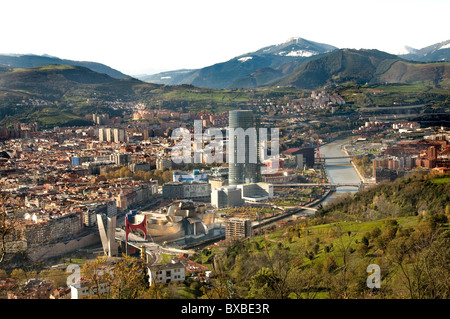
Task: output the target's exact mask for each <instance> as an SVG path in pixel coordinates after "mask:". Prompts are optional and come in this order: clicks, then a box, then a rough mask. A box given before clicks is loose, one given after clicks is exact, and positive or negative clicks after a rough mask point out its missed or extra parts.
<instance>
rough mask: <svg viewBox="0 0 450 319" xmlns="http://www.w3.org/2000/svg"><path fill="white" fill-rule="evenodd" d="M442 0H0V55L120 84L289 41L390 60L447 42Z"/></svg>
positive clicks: (449, 6) (448, 4)
mask: <svg viewBox="0 0 450 319" xmlns="http://www.w3.org/2000/svg"><path fill="white" fill-rule="evenodd" d="M449 12H450V1H449V0H425V1H423V0H366V1H362V0H359V1H357V0H340V1H337V0H309V1H304V0H271V1H267V0H257V1H255V0H226V1H224V0H160V1H154V0H145V1H144V0H127V1H125V0H121V1H116V0H108V1H103V0H89V1H86V0H77V1H74V0H1V2H0V35H1V36H0V53H22V54H25V53H33V54H49V55H53V56H57V57H59V58H64V59H72V60H80V61H81V60H82V61H94V62H100V63H104V64H106V65H109V66H111V67H113V68H115V69H118V70H119V71H122V72H124V73H127V74H129V75H137V74H141V73H149V72H150V71H151V70H155V69H156V70H174V69H180V68H200V67H204V66H208V65H212V64H214V63H218V62H224V61H226V60H229V59H231V58H233V57H235V56H238V55H241V54H244V53H247V52H252V51H256V50H258V49H260V48H262V47H265V46H268V45H272V44H278V43H282V42H284V41H286V40H287V39H288V38H291V37H294V36H295V37H302V38H305V39H308V40H312V41H316V42H322V43H327V44H331V45H334V46H336V47H339V48H356V49H360V48H369V49H372V48H377V49H380V50H383V51H387V52H391V53H397V52H398V51H399V50H400V49H401V48H402V47H403V46H404V45H408V46H411V47H414V48H422V47H425V46H428V45H431V44H434V43H437V42H441V41H445V40H448V39H450V32H449V30H450V28H449V17H448V14H449Z"/></svg>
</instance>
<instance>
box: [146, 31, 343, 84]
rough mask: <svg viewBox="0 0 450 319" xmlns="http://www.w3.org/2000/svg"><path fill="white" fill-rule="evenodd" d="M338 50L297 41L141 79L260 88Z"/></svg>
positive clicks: (318, 44)
mask: <svg viewBox="0 0 450 319" xmlns="http://www.w3.org/2000/svg"><path fill="white" fill-rule="evenodd" d="M334 50H337V48H336V47H334V46H332V45H328V44H323V43H318V42H314V41H309V40H306V39H303V38H300V37H295V38H290V39H288V40H287V41H286V42H283V43H280V44H276V45H271V46H267V47H264V48H262V49H259V50H257V51H254V52H250V53H246V54H243V55H240V56H237V57H235V58H232V59H230V60H228V61H226V62H223V63H217V64H214V65H211V66H207V67H204V68H202V69H197V70H189V72H180V70H175V71H170V72H164V73H159V74H154V75H151V76H147V77H141V79H142V80H144V81H147V82H152V83H159V84H170V85H175V84H192V85H195V86H200V87H209V88H219V89H223V88H239V87H245V88H249V87H256V86H258V85H262V84H265V83H268V82H270V81H273V80H275V79H277V78H280V77H283V76H285V75H286V74H288V73H289V72H291V71H292V70H293V69H295V68H296V67H298V66H300V65H301V64H303V63H306V62H308V61H310V60H312V59H316V58H319V57H320V56H321V55H323V54H327V53H329V52H331V51H334Z"/></svg>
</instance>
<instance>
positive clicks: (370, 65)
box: [270, 49, 450, 89]
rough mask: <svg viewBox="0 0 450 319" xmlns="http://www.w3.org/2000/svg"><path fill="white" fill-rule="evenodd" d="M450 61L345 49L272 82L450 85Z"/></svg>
mask: <svg viewBox="0 0 450 319" xmlns="http://www.w3.org/2000/svg"><path fill="white" fill-rule="evenodd" d="M449 71H450V63H448V62H442V63H419V62H412V61H406V60H403V59H400V58H399V57H397V56H395V55H392V54H388V53H385V52H382V51H378V50H354V49H341V50H337V51H334V52H332V53H330V54H328V55H326V56H324V57H321V58H319V59H316V60H314V61H310V62H308V63H305V64H303V65H302V66H300V67H298V68H297V69H296V70H294V71H293V72H292V73H291V74H289V75H288V76H286V77H284V78H283V79H281V80H277V81H274V82H271V83H270V85H283V86H295V87H298V88H302V89H317V88H319V87H322V86H325V85H331V86H337V85H342V84H345V83H356V84H366V83H369V84H370V83H404V84H412V83H421V84H424V85H430V86H434V87H440V86H442V87H449V85H450V81H449V78H450V77H449V75H450V73H449Z"/></svg>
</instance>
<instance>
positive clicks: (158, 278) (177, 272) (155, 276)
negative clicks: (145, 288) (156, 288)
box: [148, 262, 185, 285]
mask: <svg viewBox="0 0 450 319" xmlns="http://www.w3.org/2000/svg"><path fill="white" fill-rule="evenodd" d="M184 279H185V267H184V265H183V264H182V263H181V262H173V263H168V264H165V265H154V266H149V267H148V282H149V284H150V285H153V284H157V285H158V284H168V283H171V282H176V281H183V280H184Z"/></svg>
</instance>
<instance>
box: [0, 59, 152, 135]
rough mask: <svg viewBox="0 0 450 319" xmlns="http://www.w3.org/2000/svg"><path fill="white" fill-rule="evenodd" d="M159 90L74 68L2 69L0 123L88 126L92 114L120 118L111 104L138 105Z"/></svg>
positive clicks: (131, 81) (127, 80)
mask: <svg viewBox="0 0 450 319" xmlns="http://www.w3.org/2000/svg"><path fill="white" fill-rule="evenodd" d="M157 87H158V86H156V85H152V84H149V83H143V82H141V81H139V80H136V79H132V78H126V79H115V78H112V77H110V76H108V75H106V74H101V73H97V72H94V71H92V70H90V69H88V68H85V67H79V66H71V65H48V66H42V67H36V68H29V69H11V68H0V123H2V124H8V123H12V122H14V121H24V122H28V121H29V120H34V121H36V120H37V121H39V122H41V124H42V126H43V127H46V126H52V125H63V124H70V123H72V124H74V125H75V124H80V125H86V120H85V116H86V115H88V114H90V113H94V112H107V113H111V114H116V115H117V114H120V112H118V111H114V110H113V109H112V108H111V107H110V106H108V102H114V101H117V100H120V101H138V100H139V98H141V97H143V96H145V94H146V92H149V91H151V90H153V89H155V88H157Z"/></svg>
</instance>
